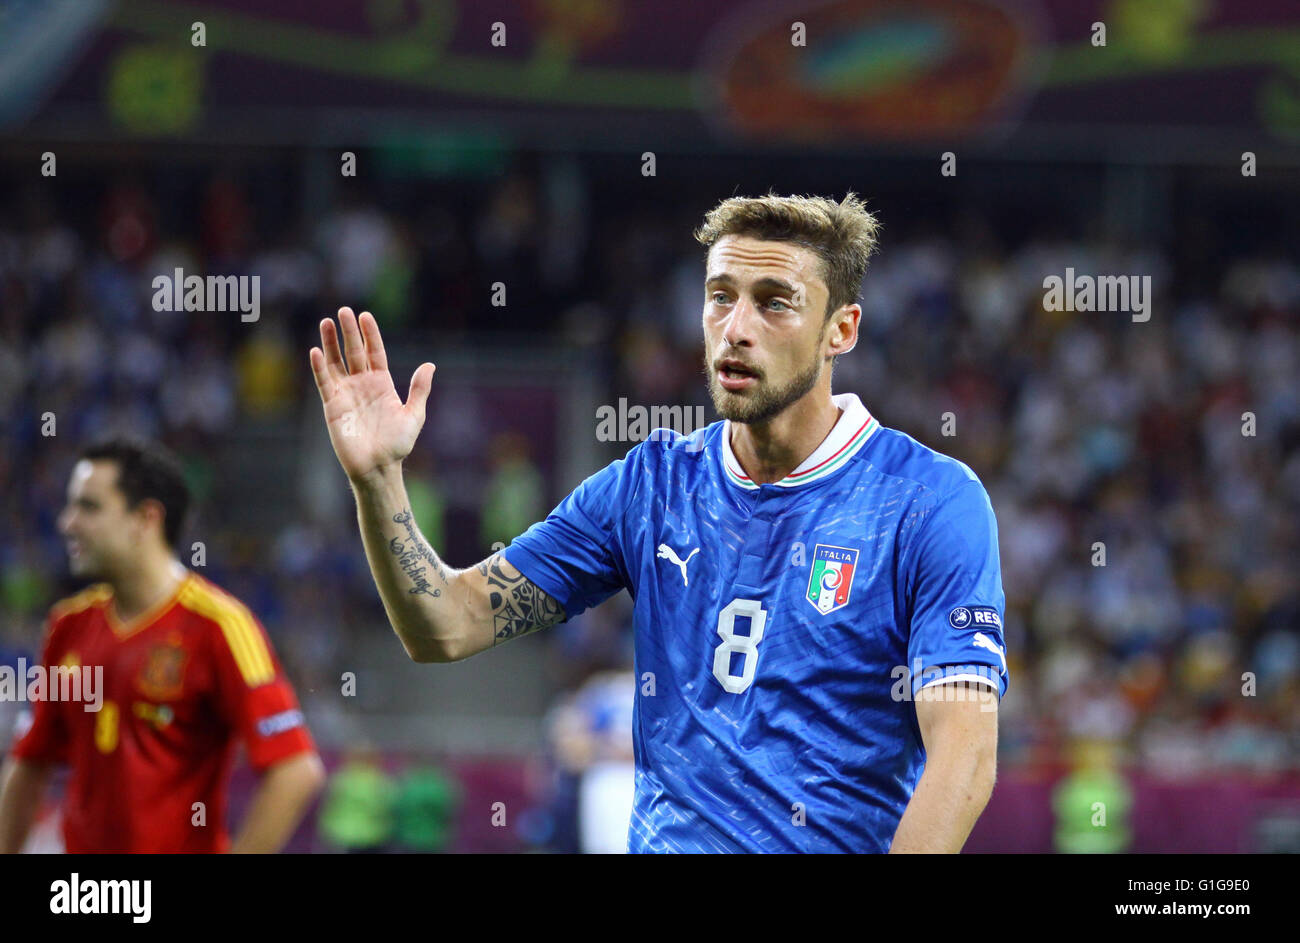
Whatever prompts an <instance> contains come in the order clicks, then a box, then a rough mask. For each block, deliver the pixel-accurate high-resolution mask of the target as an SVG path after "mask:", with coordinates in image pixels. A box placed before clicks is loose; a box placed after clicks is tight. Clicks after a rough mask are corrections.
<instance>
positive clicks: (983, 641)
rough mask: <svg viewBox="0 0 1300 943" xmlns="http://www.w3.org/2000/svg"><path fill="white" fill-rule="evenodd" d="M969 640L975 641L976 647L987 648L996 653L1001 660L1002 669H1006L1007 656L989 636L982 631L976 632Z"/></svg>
mask: <svg viewBox="0 0 1300 943" xmlns="http://www.w3.org/2000/svg"><path fill="white" fill-rule="evenodd" d="M971 641H972V642H974V643H975V647H976V648H987V649H988V650H989V651H991V652H993V654H995V655H997V656H998V658H999V659H1001V661H1002V670H1003V671H1006V670H1007V656H1006V655H1005V654H1004V653H1003V651H1002V649H1001V648H999V647H998V645H997V644H996V643H995V642H994V641H993V640H992V639H991V638H989V637H988V636H987V635H985V634H984V633H983V632H976V633H975V637H974V638H972V639H971Z"/></svg>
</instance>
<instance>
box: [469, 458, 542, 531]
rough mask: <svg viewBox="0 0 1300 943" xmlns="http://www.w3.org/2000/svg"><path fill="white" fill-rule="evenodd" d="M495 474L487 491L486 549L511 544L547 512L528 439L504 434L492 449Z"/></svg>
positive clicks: (483, 521)
mask: <svg viewBox="0 0 1300 943" xmlns="http://www.w3.org/2000/svg"><path fill="white" fill-rule="evenodd" d="M489 454H490V456H491V465H492V475H491V477H490V478H489V479H488V482H487V485H486V487H485V489H484V494H483V504H482V508H483V510H482V517H481V518H480V529H479V539H480V540H481V541H482V542H483V546H484V547H491V546H492V545H493V544H494V543H497V542H500V543H502V544H508V543H510V541H511V540H512V539H513V538H514V536H515V535H516V534H522V533H523V532H524V531H526V530H527V529H528V528H529V526H531V525H532V524H533V523H534V522H536V521H537V520H539V519H540V518H541V517H542V516H543V515H544V514H545V512H546V507H545V505H544V499H545V496H546V494H545V485H544V483H543V481H542V473H541V472H540V471H538V469H537V465H536V464H534V463H533V460H532V458H531V457H530V449H529V445H528V439H527V438H525V437H524V436H522V435H520V434H519V433H517V432H503V433H501V434H500V435H498V436H497V437H496V438H494V439H493V440H492V445H491V447H490V448H489Z"/></svg>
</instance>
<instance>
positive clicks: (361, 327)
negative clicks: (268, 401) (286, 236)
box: [309, 308, 435, 481]
mask: <svg viewBox="0 0 1300 943" xmlns="http://www.w3.org/2000/svg"><path fill="white" fill-rule="evenodd" d="M339 325H340V327H341V329H342V332H343V341H344V346H345V347H346V349H347V359H346V360H345V359H344V354H343V350H342V349H340V347H339V336H338V331H337V330H336V329H335V326H334V321H333V319H332V318H326V319H324V320H323V321H321V323H320V340H321V346H320V347H313V348H312V349H311V354H310V355H309V356H310V359H311V370H312V374H313V375H314V376H315V377H316V389H318V390H319V391H320V399H321V406H322V407H323V408H324V410H325V424H326V425H327V426H328V427H329V432H330V442H331V443H332V444H333V446H334V453H335V454H336V455H337V456H338V458H339V464H340V465H342V466H343V470H344V471H345V472H347V475H348V477H349V478H350V479H352V480H353V481H362V480H365V479H366V478H369V477H370V476H372V475H375V474H378V473H381V472H383V471H384V470H385V469H386V468H388V467H390V466H393V465H396V464H397V463H399V462H401V461H402V459H404V458H406V456H407V455H409V454H410V452H411V449H412V447H414V445H415V440H416V437H417V436H419V434H420V429H421V428H422V427H423V426H424V406H425V403H426V402H427V401H428V399H429V390H430V389H431V388H432V386H433V371H434V369H435V368H434V365H433V364H431V363H423V364H420V366H419V368H417V369H416V371H415V373H414V374H413V375H412V376H411V389H410V392H409V393H408V394H407V396H406V402H405V403H403V402H402V401H401V399H400V398H399V397H398V395H397V389H396V387H394V386H393V378H392V376H391V375H390V374H389V372H388V357H387V356H386V355H385V354H384V342H383V340H382V339H381V338H380V336H379V325H378V324H376V323H375V319H374V316H373V315H371V314H370V312H369V311H362V312H361V318H360V319H359V320H358V319H357V318H356V317H355V316H354V315H353V313H352V309H351V308H339Z"/></svg>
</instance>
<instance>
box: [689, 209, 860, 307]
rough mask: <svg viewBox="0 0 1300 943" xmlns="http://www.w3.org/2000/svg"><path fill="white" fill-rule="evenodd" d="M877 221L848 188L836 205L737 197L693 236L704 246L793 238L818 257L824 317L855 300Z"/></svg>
mask: <svg viewBox="0 0 1300 943" xmlns="http://www.w3.org/2000/svg"><path fill="white" fill-rule="evenodd" d="M879 230H880V222H879V220H877V219H876V217H875V216H873V215H872V214H871V213H868V212H867V207H866V204H865V203H864V202H863V201H862V200H860V199H859V198H858V197H857V195H856V194H855V193H854V192H853V191H852V190H850V191H849V192H848V193H847V194H845V196H844V199H843V200H841V201H840V202H839V203H836V202H835V201H834V200H828V199H826V198H825V197H820V196H777V195H776V194H775V193H772V192H770V191H769V192H768V194H767V195H766V196H760V197H746V196H735V197H732V198H730V199H728V200H723V201H722V202H721V203H719V204H718V205H717V206H715V207H714V208H713V209H711V210H709V212H708V214H707V215H706V216H705V217H704V224H703V225H702V226H700V227H699V228H698V229H696V230H695V233H694V235H695V239H696V241H697V242H699V243H700V244H701V245H703V246H704V247H705V250H706V252H707V250H708V249H710V248H712V247H713V244H714V243H715V242H717V241H718V240H719V239H721V238H722V237H723V236H753V237H755V238H757V239H769V240H772V241H775V242H793V243H795V244H797V245H800V246H803V247H804V248H806V249H811V250H812V251H813V252H814V253H816V254H817V257H818V258H819V259H821V271H820V272H819V274H820V275H821V278H822V281H824V282H825V283H826V287H827V289H828V290H829V291H830V297H829V298H827V300H826V317H827V318H829V317H830V316H831V312H832V311H835V310H837V309H838V308H840V307H842V306H844V305H847V304H852V303H853V302H855V301H856V300H857V298H858V292H859V290H860V289H861V287H862V279H863V278H864V277H865V276H866V274H867V262H868V260H870V258H871V256H872V254H873V253H874V252H875V251H876V234H877V232H879Z"/></svg>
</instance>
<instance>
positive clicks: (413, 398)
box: [406, 363, 438, 425]
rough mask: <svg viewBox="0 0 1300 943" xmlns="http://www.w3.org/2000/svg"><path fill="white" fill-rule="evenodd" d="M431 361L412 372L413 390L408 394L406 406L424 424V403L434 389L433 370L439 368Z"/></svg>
mask: <svg viewBox="0 0 1300 943" xmlns="http://www.w3.org/2000/svg"><path fill="white" fill-rule="evenodd" d="M437 369H438V368H437V367H435V366H434V365H433V364H431V363H422V364H420V366H418V367H417V368H416V369H415V372H414V373H413V374H411V390H410V392H409V393H407V394H406V408H407V409H408V410H409V411H410V412H411V413H413V414H414V415H415V418H416V419H418V420H420V425H424V404H425V403H427V402H428V401H429V391H430V390H431V389H433V371H434V370H437Z"/></svg>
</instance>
